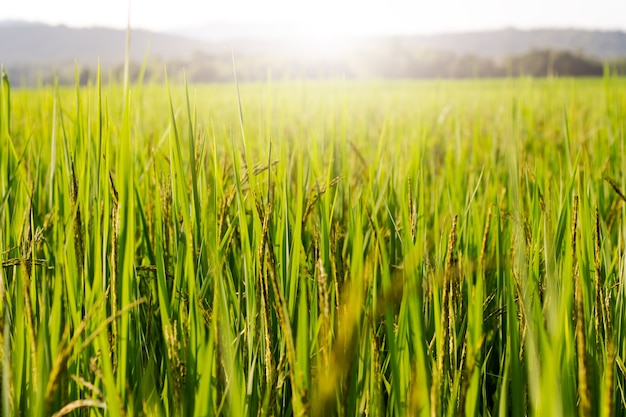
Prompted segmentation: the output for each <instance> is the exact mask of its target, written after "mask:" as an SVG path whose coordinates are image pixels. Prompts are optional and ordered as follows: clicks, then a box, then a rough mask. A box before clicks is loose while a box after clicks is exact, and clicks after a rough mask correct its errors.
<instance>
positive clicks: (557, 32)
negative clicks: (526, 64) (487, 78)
mask: <svg viewBox="0 0 626 417" xmlns="http://www.w3.org/2000/svg"><path fill="white" fill-rule="evenodd" d="M403 42H405V43H406V44H407V45H409V46H412V47H415V46H419V47H422V48H433V49H440V50H446V51H449V52H453V53H457V54H472V55H477V56H482V57H485V58H501V57H503V56H508V55H517V54H521V53H525V52H528V51H529V50H539V49H552V50H560V51H570V52H575V53H580V54H582V55H586V56H588V57H591V58H595V59H600V60H605V59H614V58H618V57H625V56H626V32H619V31H590V30H578V29H535V30H518V29H502V30H496V31H489V32H468V33H450V34H440V35H432V36H413V37H409V38H405V39H403Z"/></svg>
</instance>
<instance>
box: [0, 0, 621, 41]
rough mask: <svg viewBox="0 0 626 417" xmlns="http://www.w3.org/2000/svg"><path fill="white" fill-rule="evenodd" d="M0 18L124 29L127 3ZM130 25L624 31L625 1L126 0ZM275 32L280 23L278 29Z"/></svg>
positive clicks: (20, 1) (15, 12)
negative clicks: (569, 28)
mask: <svg viewBox="0 0 626 417" xmlns="http://www.w3.org/2000/svg"><path fill="white" fill-rule="evenodd" d="M3 3H4V4H3V5H2V7H1V8H0V20H3V19H23V20H31V21H44V22H47V23H52V24H59V23H62V24H65V25H69V26H93V25H99V26H112V27H119V28H121V27H124V26H125V25H126V20H127V11H128V2H127V0H98V1H96V0H5V1H3ZM130 9H131V24H132V26H133V27H141V28H147V29H154V30H171V29H179V28H182V27H185V26H189V25H200V24H203V23H210V22H234V23H250V24H255V23H260V24H263V23H272V24H283V25H284V24H289V25H294V26H296V27H298V28H299V29H300V31H303V32H306V33H307V34H312V35H331V36H332V35H336V34H352V35H370V34H393V33H398V34H403V33H404V34H406V33H429V32H442V31H458V30H474V29H492V28H502V27H505V26H514V27H518V28H522V29H525V28H536V27H576V28H589V29H620V30H626V0H595V1H588V0H587V1H581V0H526V1H521V0H516V1H513V0H500V1H496V0H430V1H423V0H414V1H409V0H379V1H370V0H361V1H357V0H208V1H200V0H133V1H132V3H131V6H130ZM277 26H280V25H277Z"/></svg>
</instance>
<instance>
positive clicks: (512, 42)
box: [176, 22, 626, 60]
mask: <svg viewBox="0 0 626 417" xmlns="http://www.w3.org/2000/svg"><path fill="white" fill-rule="evenodd" d="M289 29H290V28H289V26H287V25H278V26H276V25H261V24H258V25H241V24H228V23H224V22H218V23H215V24H210V25H204V26H196V27H193V28H186V29H181V30H180V31H177V32H176V33H177V34H180V35H184V36H186V37H189V38H194V39H198V40H203V41H209V42H223V41H225V40H238V41H241V43H243V41H244V40H245V39H248V40H249V39H253V38H254V39H256V40H257V41H258V42H261V43H268V42H273V40H272V38H276V37H279V36H281V35H284V34H285V33H288V30H289ZM393 39H394V41H396V42H398V43H399V44H402V45H404V46H405V47H408V48H411V49H415V48H419V49H436V50H441V51H446V52H452V53H455V54H461V55H463V54H471V55H476V56H480V57H484V58H502V57H505V56H510V55H517V54H522V53H525V52H528V51H531V50H540V49H553V50H560V51H570V52H574V53H580V54H582V55H586V56H588V57H591V58H595V59H599V60H604V59H614V58H618V57H626V32H620V31H594V30H580V29H533V30H519V29H514V28H506V29H501V30H490V31H482V32H462V33H442V34H435V35H415V36H399V37H394V38H393ZM386 40H388V39H386ZM364 41H369V42H374V43H376V42H380V41H382V39H381V38H372V39H364V38H361V42H364Z"/></svg>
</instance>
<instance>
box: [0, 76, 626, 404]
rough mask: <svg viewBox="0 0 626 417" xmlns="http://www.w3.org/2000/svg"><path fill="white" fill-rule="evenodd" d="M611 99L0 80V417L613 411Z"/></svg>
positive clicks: (524, 85) (616, 315) (502, 89)
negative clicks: (37, 84) (22, 84)
mask: <svg viewBox="0 0 626 417" xmlns="http://www.w3.org/2000/svg"><path fill="white" fill-rule="evenodd" d="M624 109H626V84H625V83H624V80H621V79H616V78H611V77H609V76H608V75H607V76H606V77H605V78H604V79H602V80H572V79H546V80H533V79H508V80H498V81H445V82H443V81H429V82H419V81H412V82H408V81H379V82H373V81H372V82H364V81H359V82H352V81H346V80H336V81H334V80H330V81H315V82H313V81H290V82H279V83H275V82H270V81H268V82H267V83H262V84H242V85H235V84H232V85H210V86H199V85H198V86H197V85H189V86H187V85H186V84H185V83H184V81H181V80H171V81H170V82H169V83H167V84H166V85H128V86H125V87H124V86H120V85H117V84H116V83H114V82H110V83H108V84H103V82H102V79H101V76H100V75H98V77H97V79H96V80H94V82H93V83H92V84H91V85H89V86H87V87H79V86H78V85H77V86H76V87H75V88H61V87H41V88H38V89H34V90H28V89H19V90H15V89H14V90H11V86H10V82H9V80H8V79H7V77H6V75H5V74H3V76H2V86H1V90H0V147H1V152H0V254H1V261H2V268H0V292H1V293H2V297H1V298H2V304H1V305H0V321H1V323H2V332H1V340H0V342H1V343H0V346H2V348H1V349H0V352H1V354H0V357H1V359H2V382H1V383H2V389H1V393H2V394H1V395H2V414H3V415H7V416H8V415H33V416H47V415H55V416H61V415H66V414H70V413H73V414H74V415H111V416H127V415H144V414H145V415H198V416H212V415H229V416H247V415H259V416H265V415H280V416H283V415H284V416H287V415H298V416H302V415H316V416H327V415H338V416H357V415H358V416H360V415H372V416H377V415H398V416H404V415H407V416H408V415H411V416H440V415H447V416H453V415H459V414H460V415H471V416H474V415H481V416H494V415H511V416H525V415H536V416H545V415H550V416H571V415H576V414H578V415H581V416H613V415H622V414H624V410H625V407H626V400H625V398H626V393H625V392H624V390H625V385H626V368H625V366H624V362H623V358H624V357H625V354H626V350H625V349H626V334H625V333H624V329H623V327H622V318H623V317H624V315H625V311H624V308H625V303H624V301H625V298H624V295H625V294H626V290H625V288H624V283H623V280H622V277H623V276H624V273H625V270H626V262H625V259H626V257H625V255H624V237H625V235H626V227H625V215H626V204H625V203H626V198H625V197H624V195H625V194H624V193H625V192H626V177H625V176H624V172H626V158H625V157H624V155H626V153H625V149H624V145H625V144H626V137H625V131H626V129H625V128H626V122H625V121H626V117H625V116H626V114H624Z"/></svg>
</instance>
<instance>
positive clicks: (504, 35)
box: [0, 21, 626, 85]
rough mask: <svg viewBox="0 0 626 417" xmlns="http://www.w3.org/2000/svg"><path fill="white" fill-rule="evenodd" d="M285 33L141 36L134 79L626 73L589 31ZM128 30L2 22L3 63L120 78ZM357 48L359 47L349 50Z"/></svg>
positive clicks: (41, 72)
mask: <svg viewBox="0 0 626 417" xmlns="http://www.w3.org/2000/svg"><path fill="white" fill-rule="evenodd" d="M285 30H286V28H285V27H278V26H277V27H274V28H272V29H271V30H270V28H268V27H267V26H264V25H256V26H250V25H246V27H241V26H237V25H229V24H214V25H209V26H201V27H195V28H189V29H188V30H184V31H179V32H177V33H157V32H150V31H146V30H132V31H131V48H130V58H131V61H132V64H133V65H131V76H133V77H134V76H136V75H137V74H138V73H139V69H138V63H141V62H142V61H143V60H144V57H146V54H148V55H147V56H148V64H149V66H148V68H147V76H149V78H147V79H159V77H161V78H162V76H163V66H164V65H167V67H168V73H170V74H172V75H176V74H178V75H180V74H182V71H183V70H184V71H185V72H186V74H187V75H188V78H189V80H190V81H192V82H215V81H231V80H232V56H231V53H232V52H234V53H235V55H236V57H237V71H238V75H240V79H242V80H264V79H266V77H267V72H268V71H271V72H272V76H273V77H275V78H276V79H279V78H290V77H291V78H302V77H304V78H320V77H333V76H347V77H352V78H368V77H369V78H379V77H382V78H439V77H440V78H466V77H499V76H511V75H530V76H546V75H564V76H568V75H570V76H574V75H579V76H583V75H585V76H595V75H601V74H602V63H603V62H609V61H610V65H611V68H615V69H616V70H617V71H618V72H619V73H622V74H623V73H624V72H626V33H624V32H618V31H613V32H610V31H588V30H575V29H568V30H557V29H546V30H517V29H502V30H497V31H485V32H470V33H451V34H439V35H419V36H417V35H416V36H397V37H372V38H358V39H353V40H352V41H351V42H350V43H347V44H344V47H343V49H340V48H338V45H340V44H341V43H340V42H335V43H334V44H333V45H334V46H335V49H334V50H333V51H331V52H326V53H321V52H320V51H319V50H318V51H315V50H313V49H312V47H311V44H307V43H305V42H304V41H303V42H304V43H294V41H297V39H298V38H297V37H295V36H294V37H291V38H287V37H285V35H284V34H285V33H287V32H285ZM125 43H126V31H125V30H119V29H110V28H100V27H96V28H70V27H66V26H49V25H44V24H40V23H33V22H21V21H0V64H2V65H4V66H5V68H7V70H8V72H9V76H10V78H11V79H12V80H13V81H14V82H16V83H17V84H18V85H34V84H36V83H38V82H40V81H41V82H44V83H49V82H51V81H52V80H53V79H54V75H53V74H56V76H57V77H58V80H59V82H61V83H72V82H73V81H74V78H75V74H74V64H75V63H77V64H78V65H79V67H80V71H81V73H80V80H81V81H80V82H81V83H82V82H87V80H89V79H93V70H94V68H95V67H96V65H97V63H98V61H99V62H100V63H101V66H102V67H103V69H105V70H107V74H109V75H110V76H114V77H116V78H117V79H119V77H120V74H121V66H122V64H123V62H124V54H125ZM346 45H349V46H346Z"/></svg>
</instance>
